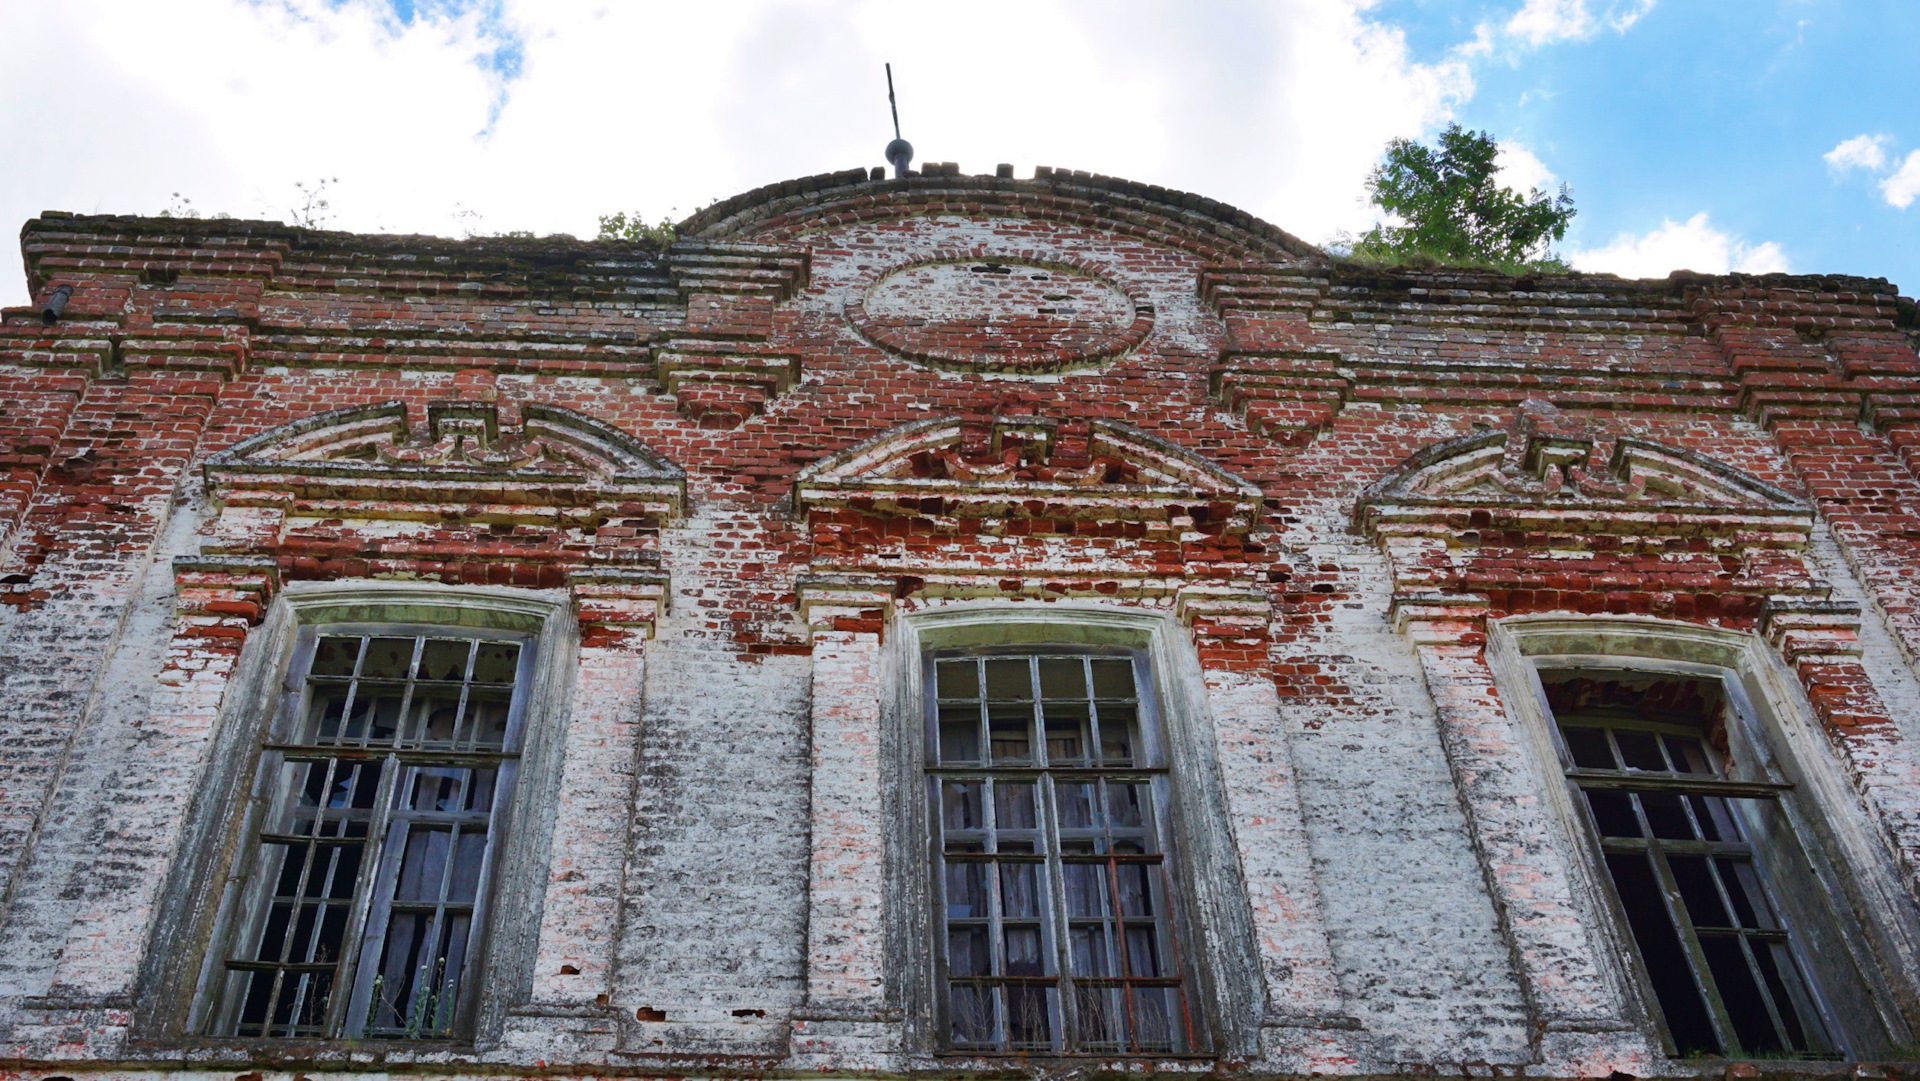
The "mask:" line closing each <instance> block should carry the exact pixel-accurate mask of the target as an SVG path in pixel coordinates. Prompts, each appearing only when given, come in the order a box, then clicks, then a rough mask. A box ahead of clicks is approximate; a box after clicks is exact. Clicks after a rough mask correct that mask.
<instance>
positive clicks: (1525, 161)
mask: <svg viewBox="0 0 1920 1081" xmlns="http://www.w3.org/2000/svg"><path fill="white" fill-rule="evenodd" d="M0 27H4V28H5V30H4V33H0V222H4V223H8V226H7V227H8V228H9V229H11V228H12V227H13V225H14V224H15V223H20V222H24V221H25V220H26V219H28V218H30V217H32V216H34V215H35V214H37V213H39V212H40V211H42V210H47V209H52V210H68V211H74V212H79V213H135V214H157V213H160V212H162V211H170V212H173V213H191V214H200V215H204V216H212V215H214V214H219V213H225V214H231V215H233V216H236V217H244V218H275V219H280V220H296V219H299V218H312V219H314V220H317V221H319V222H321V223H323V224H324V225H326V226H327V227H329V228H336V229H351V230H356V231H365V232H399V233H432V234H438V235H443V236H475V235H486V234H491V233H499V232H505V231H510V230H513V231H519V230H524V231H531V232H534V233H537V234H541V235H545V234H549V233H571V234H575V235H578V236H584V237H591V236H592V235H594V233H595V232H596V230H597V221H598V217H599V216H600V215H602V214H608V213H612V212H614V211H625V212H629V213H635V214H639V215H641V216H642V217H644V218H645V219H646V220H649V221H657V220H659V219H661V218H663V217H673V218H676V219H678V218H681V217H684V216H686V215H687V214H690V213H692V212H694V211H696V210H698V209H699V208H701V207H703V206H706V205H708V204H709V203H712V202H714V201H716V200H718V199H723V198H726V197H728V196H731V195H733V194H736V193H738V192H741V191H745V190H747V189H750V188H753V187H757V186H759V185H762V184H767V183H773V182H776V181H779V180H784V179H788V178H791V177H796V176H805V175H809V174H813V173H820V172H827V171H831V170H836V169H844V168H849V167H853V166H873V165H880V164H882V163H883V159H882V157H881V150H882V148H883V147H884V146H885V144H886V142H887V140H888V139H890V138H891V137H892V135H893V132H892V127H891V121H890V119H889V117H888V113H887V104H886V82H885V75H884V73H883V68H882V64H883V63H886V62H891V63H892V64H893V67H894V73H895V82H896V86H897V89H898V93H899V101H900V120H901V128H902V133H903V134H904V135H905V136H906V137H907V138H908V139H909V140H910V141H912V143H913V144H914V146H915V148H916V150H917V152H918V160H919V161H921V162H926V161H951V162H957V163H959V165H960V167H961V169H962V170H963V171H965V172H983V173H984V172H991V171H992V169H993V167H994V166H995V165H996V164H997V163H1001V162H1007V163H1011V164H1012V165H1013V166H1014V167H1015V170H1016V175H1018V176H1029V175H1031V173H1032V170H1033V167H1034V166H1036V165H1051V166H1054V167H1057V168H1069V169H1087V170H1090V171H1093V172H1100V173H1107V174H1111V175H1116V176H1123V177H1127V178H1130V179H1133V180H1138V181H1143V182H1147V183H1153V184H1160V185H1164V186H1167V187H1171V188H1178V189H1185V190H1188V191H1194V192H1199V193H1201V194H1203V195H1208V196H1211V197H1213V198H1216V199H1220V200H1222V201H1224V202H1227V203H1231V204H1233V205H1236V206H1239V207H1241V208H1243V209H1246V210H1248V211H1250V212H1252V213H1254V214H1257V215H1259V216H1261V217H1263V218H1266V219H1267V220H1269V221H1271V222H1273V223H1275V224H1277V225H1279V226H1281V227H1282V228H1284V229H1287V230H1288V231H1290V232H1293V233H1295V234H1297V235H1299V236H1301V237H1304V238H1305V239H1307V240H1310V241H1314V242H1316V243H1320V242H1327V241H1330V240H1335V239H1337V238H1338V237H1339V236H1340V235H1342V234H1343V233H1346V234H1350V233H1353V232H1357V231H1361V230H1364V229H1365V228H1367V227H1368V226H1369V225H1370V224H1372V223H1373V222H1374V221H1375V220H1377V218H1376V211H1375V210H1374V209H1373V208H1372V207H1370V206H1369V205H1368V203H1367V201H1366V192H1365V180H1366V176H1367V172H1368V170H1369V169H1371V168H1372V167H1373V166H1374V165H1375V164H1376V163H1377V162H1378V160H1379V158H1380V155H1381V153H1382V152H1383V150H1384V149H1385V146H1386V144H1387V143H1388V141H1389V140H1392V139H1395V138H1409V139H1421V140H1428V141H1431V140H1432V138H1433V137H1434V136H1435V134H1437V133H1438V132H1439V131H1440V130H1441V129H1442V128H1444V127H1445V126H1446V125H1447V124H1448V123H1455V122H1457V123H1460V124H1462V125H1464V126H1466V127H1468V128H1471V129H1475V130H1483V131H1486V132H1488V133H1490V134H1491V135H1493V137H1494V138H1495V139H1497V140H1499V142H1500V144H1501V146H1502V147H1503V155H1502V158H1501V161H1502V164H1503V170H1502V177H1503V179H1505V180H1507V181H1508V182H1509V183H1511V184H1512V185H1513V186H1515V187H1516V188H1519V189H1522V190H1526V189H1530V188H1532V187H1535V186H1539V187H1544V188H1549V189H1551V188H1556V187H1557V186H1558V185H1559V184H1561V183H1565V184H1567V185H1569V186H1570V188H1571V190H1572V193H1573V198H1574V202H1575V205H1576V207H1577V208H1578V211H1579V213H1578V216H1577V217H1576V218H1575V219H1574V221H1573V223H1572V226H1571V228H1570V230H1569V231H1568V233H1567V235H1566V237H1565V239H1564V241H1563V242H1562V243H1561V244H1560V245H1558V249H1559V250H1560V252H1561V253H1562V254H1563V255H1564V256H1566V257H1567V258H1568V259H1569V260H1570V261H1571V262H1572V263H1573V264H1574V265H1575V266H1576V267H1579V268H1581V269H1588V270H1598V271H1608V272H1613V273H1618V274H1624V275H1629V276H1635V277H1660V276H1664V275H1665V274H1667V273H1668V272H1669V271H1671V270H1675V269H1690V270H1696V271H1701V272H1708V273H1717V272H1725V271H1730V270H1739V271H1750V272H1755V273H1765V272H1769V271H1790V272H1796V273H1821V272H1825V273H1849V274H1861V275H1867V276H1872V277H1886V278H1889V279H1891V280H1893V281H1894V282H1896V283H1898V284H1900V285H1902V286H1903V292H1906V293H1908V294H1912V293H1914V292H1915V291H1917V290H1920V109H1915V108H1914V103H1915V102H1916V101H1920V64H1916V63H1915V62H1914V61H1913V55H1912V43H1913V41H1914V38H1915V33H1916V31H1920V0H1269V2H1264V3H1250V2H1249V3H1239V2H1229V0H1218V2H1209V0H1172V2H1164V3H1162V2H1147V0H968V2H966V3H952V2H948V3H933V2H930V0H911V2H909V0H890V2H881V0H864V2H863V0H839V2H829V0H819V2H792V0H788V2H775V0H767V2H749V0H706V2H704V3H692V2H685V0H682V2H639V0H633V2H623V0H159V2H156V0H59V2H48V0H0ZM322 204H324V205H322ZM27 300H28V298H27V295H26V284H25V277H24V274H23V273H22V271H21V269H20V264H19V263H18V262H16V261H14V260H13V259H12V258H11V257H9V258H7V259H5V260H0V304H8V305H13V304H22V303H26V302H27Z"/></svg>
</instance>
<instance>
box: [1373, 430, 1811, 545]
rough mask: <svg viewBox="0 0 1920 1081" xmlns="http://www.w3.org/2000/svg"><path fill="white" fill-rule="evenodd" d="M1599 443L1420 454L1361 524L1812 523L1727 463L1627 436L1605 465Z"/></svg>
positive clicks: (1510, 439)
mask: <svg viewBox="0 0 1920 1081" xmlns="http://www.w3.org/2000/svg"><path fill="white" fill-rule="evenodd" d="M1593 451H1594V441H1593V440H1589V439H1575V438H1566V437H1558V436H1547V435H1539V434H1528V433H1505V432H1489V433H1486V434H1484V435H1476V436H1469V437H1467V438H1464V439H1455V440H1451V441H1448V442H1445V443H1440V444H1437V445H1435V446H1432V447H1429V448H1427V449H1426V450H1424V451H1421V452H1420V453H1418V454H1416V455H1414V456H1413V457H1412V458H1410V459H1408V460H1407V462H1406V463H1405V464H1404V465H1403V466H1401V468H1400V469H1398V470H1396V471H1394V472H1393V473H1390V474H1388V475H1387V476H1386V477H1384V478H1382V479H1381V480H1380V481H1379V482H1377V483H1375V484H1374V485H1372V486H1371V487H1369V488H1368V489H1367V490H1366V491H1365V492H1364V493H1363V494H1362V495H1361V497H1360V499H1359V502H1358V505H1357V507H1356V509H1355V519H1356V521H1357V522H1358V523H1360V524H1361V525H1362V526H1363V527H1371V526H1374V525H1377V524H1379V523H1381V522H1384V521H1389V520H1397V519H1401V518H1406V517H1423V518H1427V519H1432V518H1433V517H1434V516H1435V511H1436V510H1440V509H1446V508H1460V509H1463V510H1494V511H1512V512H1516V513H1521V514H1523V515H1533V514H1541V513H1545V514H1553V515H1556V516H1561V517H1580V516H1596V517H1598V516H1605V515H1630V516H1633V517H1635V518H1636V519H1646V518H1649V517H1656V518H1657V517H1663V516H1664V517H1672V518H1675V519H1685V520H1692V521H1697V520H1700V519H1712V518H1732V519H1751V518H1756V517H1758V518H1772V519H1777V518H1795V519H1807V520H1810V519H1811V517H1812V510H1811V509H1810V508H1809V507H1808V505H1807V504H1806V503H1805V501H1803V500H1801V499H1798V498H1796V497H1795V496H1793V495H1792V494H1791V493H1788V492H1785V491H1782V490H1781V489H1779V488H1776V487H1774V486H1772V485H1770V484H1767V483H1766V482H1764V481H1761V480H1759V479H1758V478H1755V477H1753V476H1750V475H1748V474H1747V473H1744V472H1742V471H1740V470H1738V469H1736V468H1734V467H1732V466H1730V465H1728V464H1726V463H1725V462H1721V461H1718V460H1716V459H1713V458H1709V457H1707V456H1705V455H1702V454H1698V453H1695V452H1693V451H1690V450H1685V449H1682V448H1679V447H1670V446H1666V445H1663V444H1660V443H1655V442H1652V441H1650V440H1646V439H1639V438H1635V437H1631V436H1623V437H1620V438H1619V439H1617V440H1615V441H1614V443H1613V451H1612V453H1611V454H1610V455H1609V456H1608V458H1607V459H1606V461H1605V463H1604V464H1603V465H1599V466H1595V465H1594V464H1593V463H1592V457H1593Z"/></svg>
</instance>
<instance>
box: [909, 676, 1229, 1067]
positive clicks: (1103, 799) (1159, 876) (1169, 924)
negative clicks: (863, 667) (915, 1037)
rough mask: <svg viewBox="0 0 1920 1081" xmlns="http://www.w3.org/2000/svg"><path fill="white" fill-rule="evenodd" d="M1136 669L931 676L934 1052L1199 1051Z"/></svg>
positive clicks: (1160, 760)
mask: <svg viewBox="0 0 1920 1081" xmlns="http://www.w3.org/2000/svg"><path fill="white" fill-rule="evenodd" d="M1140 663H1143V662H1140V661H1137V660H1136V659H1135V658H1134V657H1132V656H1131V655H1099V654H1091V655H1090V654H1054V653H1026V654H986V655H969V656H959V657H941V658H939V659H937V660H936V661H935V662H934V663H933V664H932V665H931V666H930V668H931V671H930V675H931V676H932V677H933V679H932V683H933V687H934V696H933V701H932V702H931V707H932V708H931V709H930V710H929V723H928V733H927V756H926V758H927V763H926V775H927V794H928V799H929V803H930V807H931V818H932V823H933V829H934V838H933V852H934V864H935V873H934V883H933V888H934V903H935V906H936V910H937V912H938V916H939V918H938V919H937V920H936V921H935V945H936V954H937V959H938V969H939V987H940V1003H939V1013H940V1017H941V1021H940V1024H941V1029H942V1043H943V1045H944V1046H946V1047H947V1048H948V1049H950V1050H955V1051H980V1052H990V1053H1005V1052H1016V1053H1017V1052H1027V1053H1036V1054H1048V1053H1053V1054H1130V1055H1139V1054H1182V1053H1187V1052H1191V1051H1194V1050H1196V1049H1197V1044H1198V1043H1199V1042H1200V1041H1199V1038H1198V1037H1197V1036H1196V1033H1195V1031H1194V1020H1193V1016H1192V1007H1191V1004H1190V1002H1189V999H1188V993H1187V981H1186V980H1185V979H1184V978H1183V975H1182V972H1181V967H1180V966H1181V958H1180V955H1179V950H1178V943H1177V942H1176V935H1175V930H1174V920H1173V912H1172V905H1173V892H1174V890H1173V883H1172V882H1171V881H1170V879H1169V874H1170V868H1169V860H1168V847H1167V840H1168V834H1167V807H1168V789H1167V785H1168V776H1167V768H1166V764H1165V759H1164V754H1163V752H1162V750H1161V747H1160V739H1159V733H1158V731H1157V729H1156V728H1155V725H1154V720H1153V717H1154V715H1153V712H1152V710H1151V709H1150V708H1149V707H1150V703H1148V702H1146V701H1144V700H1143V696H1142V693H1141V691H1140V689H1139V686H1138V684H1137V682H1136V678H1137V677H1136V664H1140Z"/></svg>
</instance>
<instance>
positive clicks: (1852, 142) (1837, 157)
mask: <svg viewBox="0 0 1920 1081" xmlns="http://www.w3.org/2000/svg"><path fill="white" fill-rule="evenodd" d="M1892 141H1893V140H1891V139H1889V138H1887V137H1886V136H1885V135H1856V136H1854V137H1853V138H1851V139H1845V140H1842V141H1841V143H1840V145H1838V146H1836V147H1834V148H1833V149H1832V150H1829V151H1827V152H1826V153H1825V154H1822V155H1820V157H1821V159H1822V160H1823V161H1825V162H1826V163H1827V168H1829V169H1831V170H1833V171H1834V172H1836V173H1845V172H1850V171H1852V170H1854V169H1865V170H1867V171H1868V172H1870V173H1877V172H1879V171H1880V170H1882V169H1884V168H1886V167H1887V145H1888V144H1889V143H1891V142H1892Z"/></svg>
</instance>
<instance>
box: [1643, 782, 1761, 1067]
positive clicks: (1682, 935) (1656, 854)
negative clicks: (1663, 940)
mask: <svg viewBox="0 0 1920 1081" xmlns="http://www.w3.org/2000/svg"><path fill="white" fill-rule="evenodd" d="M1634 802H1635V803H1636V804H1637V803H1638V802H1639V800H1638V799H1635V801H1634ZM1643 817H1644V816H1643ZM1647 837H1648V840H1647V854H1648V855H1649V856H1651V857H1652V860H1653V874H1654V878H1655V880H1656V881H1657V882H1658V883H1659V886H1660V897H1661V899H1662V901H1664V902H1665V904H1666V907H1667V919H1668V921H1669V922H1671V923H1672V924H1673V928H1674V930H1675V931H1677V932H1678V933H1679V934H1678V937H1679V939H1680V948H1681V949H1682V950H1683V951H1685V953H1686V955H1687V967H1689V968H1691V969H1692V970H1693V982H1694V985H1695V986H1696V987H1698V988H1699V989H1700V996H1701V999H1702V1000H1703V1001H1704V1002H1705V1003H1706V1006H1707V1018H1708V1020H1709V1022H1710V1023H1711V1024H1712V1025H1713V1034H1714V1037H1715V1038H1716V1039H1718V1040H1719V1041H1720V1049H1721V1050H1722V1051H1723V1052H1725V1053H1726V1054H1729V1055H1731V1054H1735V1053H1737V1052H1738V1051H1739V1050H1740V1037H1739V1035H1738V1034H1737V1033H1735V1031H1734V1028H1733V1019H1732V1016H1731V1015H1729V1014H1728V1013H1727V1005H1726V1003H1725V1002H1723V1001H1722V1000H1721V998H1720V985H1719V983H1718V982H1716V981H1715V980H1714V978H1713V970H1712V969H1711V968H1709V967H1708V966H1707V954H1706V950H1705V949H1703V948H1702V947H1701V945H1700V935H1699V932H1697V931H1695V930H1694V928H1693V918H1692V917H1691V916H1689V915H1688V914H1687V905H1686V900H1685V898H1683V897H1682V896H1681V894H1680V887H1679V884H1678V883H1677V882H1675V880H1674V877H1673V868H1672V867H1670V866H1669V865H1668V864H1667V854H1666V851H1665V850H1664V849H1663V848H1662V847H1661V845H1660V842H1659V840H1658V839H1656V838H1654V837H1653V832H1652V831H1651V830H1648V831H1647Z"/></svg>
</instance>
